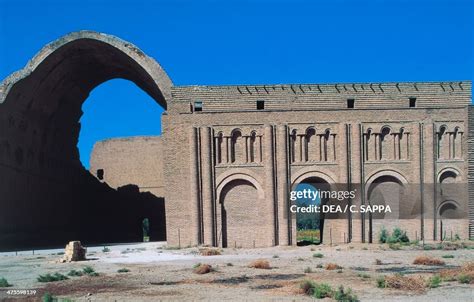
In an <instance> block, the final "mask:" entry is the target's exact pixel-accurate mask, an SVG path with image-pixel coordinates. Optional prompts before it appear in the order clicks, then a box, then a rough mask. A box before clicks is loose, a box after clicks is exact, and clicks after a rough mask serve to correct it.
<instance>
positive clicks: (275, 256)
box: [272, 255, 280, 258]
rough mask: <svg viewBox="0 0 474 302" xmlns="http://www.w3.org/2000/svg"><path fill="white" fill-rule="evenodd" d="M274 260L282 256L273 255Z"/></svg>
mask: <svg viewBox="0 0 474 302" xmlns="http://www.w3.org/2000/svg"><path fill="white" fill-rule="evenodd" d="M272 258H280V256H278V255H273V257H272Z"/></svg>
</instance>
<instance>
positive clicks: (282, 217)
mask: <svg viewBox="0 0 474 302" xmlns="http://www.w3.org/2000/svg"><path fill="white" fill-rule="evenodd" d="M287 137H288V128H287V126H286V125H279V126H278V127H277V144H276V145H277V150H276V151H277V152H276V153H277V163H278V164H277V185H278V229H279V241H280V242H279V244H280V245H287V244H291V242H290V238H289V233H290V228H289V222H290V217H289V216H288V215H289V213H288V206H289V205H288V148H287V143H288V142H287ZM294 240H295V238H293V241H294Z"/></svg>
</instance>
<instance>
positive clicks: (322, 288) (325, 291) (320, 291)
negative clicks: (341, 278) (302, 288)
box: [313, 283, 333, 299]
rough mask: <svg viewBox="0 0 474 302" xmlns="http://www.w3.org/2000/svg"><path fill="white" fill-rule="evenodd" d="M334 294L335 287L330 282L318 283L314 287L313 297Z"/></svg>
mask: <svg viewBox="0 0 474 302" xmlns="http://www.w3.org/2000/svg"><path fill="white" fill-rule="evenodd" d="M332 295H333V289H332V288H331V286H330V285H329V284H326V283H316V284H315V287H314V292H313V297H315V298H317V299H324V298H331V297H332Z"/></svg>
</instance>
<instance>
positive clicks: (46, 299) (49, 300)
mask: <svg viewBox="0 0 474 302" xmlns="http://www.w3.org/2000/svg"><path fill="white" fill-rule="evenodd" d="M41 301H43V302H54V301H55V298H54V297H53V295H51V294H50V293H44V295H43V297H41Z"/></svg>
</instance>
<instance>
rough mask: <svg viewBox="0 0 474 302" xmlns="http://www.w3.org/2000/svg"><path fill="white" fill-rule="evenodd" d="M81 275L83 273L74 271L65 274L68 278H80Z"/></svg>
mask: <svg viewBox="0 0 474 302" xmlns="http://www.w3.org/2000/svg"><path fill="white" fill-rule="evenodd" d="M83 274H84V273H83V272H81V271H76V270H75V269H72V270H70V271H69V273H67V275H68V276H69V277H80V276H82V275H83Z"/></svg>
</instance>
